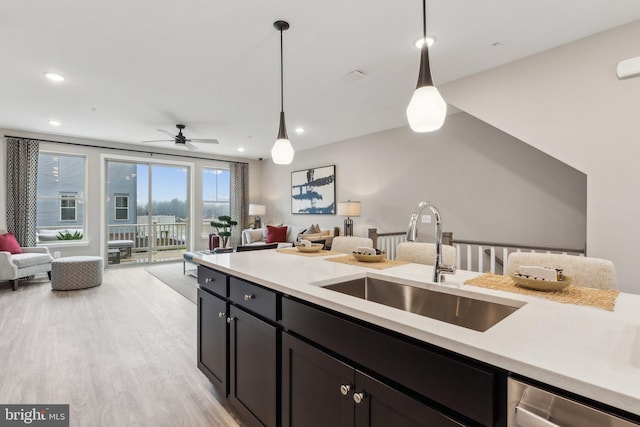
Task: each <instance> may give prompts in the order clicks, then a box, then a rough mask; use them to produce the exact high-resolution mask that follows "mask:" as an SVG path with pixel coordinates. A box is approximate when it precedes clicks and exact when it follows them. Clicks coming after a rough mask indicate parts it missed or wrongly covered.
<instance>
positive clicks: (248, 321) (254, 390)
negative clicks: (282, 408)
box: [229, 307, 279, 427]
mask: <svg viewBox="0 0 640 427" xmlns="http://www.w3.org/2000/svg"><path fill="white" fill-rule="evenodd" d="M229 320H230V322H229V324H230V330H229V332H230V347H229V348H230V354H229V356H230V359H229V360H230V365H229V366H230V395H229V396H230V398H231V403H232V404H233V406H234V407H236V409H238V410H239V411H240V412H241V413H243V415H244V416H245V417H247V418H248V419H250V420H253V421H255V422H256V424H257V425H260V424H264V425H265V426H268V427H271V426H273V427H275V426H277V425H278V410H277V408H278V398H277V397H278V372H279V369H278V366H279V364H278V358H277V355H278V350H277V347H278V330H277V328H276V327H275V326H273V325H271V324H269V323H267V322H265V321H262V320H260V319H259V318H257V317H255V316H253V315H251V314H249V313H247V312H245V311H244V310H242V309H240V308H236V307H231V309H230V317H229Z"/></svg>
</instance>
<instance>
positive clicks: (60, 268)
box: [51, 256, 103, 291]
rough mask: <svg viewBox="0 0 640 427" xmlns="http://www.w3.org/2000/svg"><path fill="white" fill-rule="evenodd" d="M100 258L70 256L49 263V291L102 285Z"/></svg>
mask: <svg viewBox="0 0 640 427" xmlns="http://www.w3.org/2000/svg"><path fill="white" fill-rule="evenodd" d="M102 263H103V261H102V258H101V257H99V256H71V257H65V258H57V259H54V260H53V261H52V262H51V289H55V290H65V291H66V290H72V289H84V288H92V287H94V286H100V285H101V284H102Z"/></svg>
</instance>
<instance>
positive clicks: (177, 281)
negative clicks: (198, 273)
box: [145, 262, 198, 304]
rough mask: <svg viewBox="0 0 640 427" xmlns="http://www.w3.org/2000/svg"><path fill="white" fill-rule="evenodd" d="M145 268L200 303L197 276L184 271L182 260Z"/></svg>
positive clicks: (185, 295)
mask: <svg viewBox="0 0 640 427" xmlns="http://www.w3.org/2000/svg"><path fill="white" fill-rule="evenodd" d="M145 270H147V271H148V272H149V273H151V274H152V275H153V276H155V277H156V278H158V279H160V280H161V281H162V282H163V283H164V284H165V285H167V286H169V287H170V288H172V289H173V290H175V291H176V292H178V293H179V294H180V295H182V296H184V297H185V298H187V299H188V300H189V301H191V302H192V303H194V304H197V303H198V281H197V280H196V278H195V277H193V276H190V275H188V274H183V273H182V262H177V263H176V262H172V263H166V264H160V265H153V266H151V267H146V268H145Z"/></svg>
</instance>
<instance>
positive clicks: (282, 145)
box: [271, 21, 293, 165]
mask: <svg viewBox="0 0 640 427" xmlns="http://www.w3.org/2000/svg"><path fill="white" fill-rule="evenodd" d="M273 26H274V27H275V28H276V30H278V31H280V128H279V129H278V138H277V139H276V143H275V144H273V147H272V148H271V158H272V159H273V163H275V164H277V165H288V164H290V163H291V161H292V160H293V147H292V146H291V143H290V142H289V137H288V136H287V126H286V125H285V122H284V71H283V68H284V66H283V60H282V32H283V31H287V30H288V29H289V23H288V22H286V21H276V22H274V23H273Z"/></svg>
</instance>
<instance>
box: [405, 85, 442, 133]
mask: <svg viewBox="0 0 640 427" xmlns="http://www.w3.org/2000/svg"><path fill="white" fill-rule="evenodd" d="M446 116H447V103H446V102H445V101H444V99H443V98H442V96H441V95H440V92H439V91H438V89H437V88H436V87H435V86H421V87H419V88H417V89H416V90H415V92H413V96H412V97H411V101H410V102H409V106H408V107H407V120H408V121H409V126H410V127H411V130H413V131H414V132H432V131H435V130H438V129H440V128H441V127H442V125H443V124H444V119H445V117H446Z"/></svg>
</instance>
